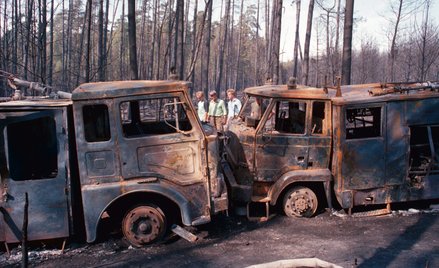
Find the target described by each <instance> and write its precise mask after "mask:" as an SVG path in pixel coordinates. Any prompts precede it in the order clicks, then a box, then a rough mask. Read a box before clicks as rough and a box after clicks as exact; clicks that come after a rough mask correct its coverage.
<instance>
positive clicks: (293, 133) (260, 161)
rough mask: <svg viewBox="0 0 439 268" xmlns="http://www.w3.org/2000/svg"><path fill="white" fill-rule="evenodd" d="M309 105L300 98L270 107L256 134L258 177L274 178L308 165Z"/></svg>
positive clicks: (263, 178) (266, 179)
mask: <svg viewBox="0 0 439 268" xmlns="http://www.w3.org/2000/svg"><path fill="white" fill-rule="evenodd" d="M270 107H271V108H270ZM308 107H309V104H308V102H307V101H301V100H278V101H275V102H274V103H273V105H271V106H269V108H268V109H269V111H266V112H265V115H264V117H263V119H262V120H264V119H266V121H265V123H264V125H260V126H259V127H258V130H257V131H258V133H257V134H256V148H255V168H256V174H257V179H258V180H262V181H272V180H273V179H275V177H276V175H279V172H285V171H287V170H298V169H307V168H308V154H309V146H308V144H309V136H308V131H307V129H308V128H309V123H307V120H306V118H307V113H308V112H307V110H308Z"/></svg>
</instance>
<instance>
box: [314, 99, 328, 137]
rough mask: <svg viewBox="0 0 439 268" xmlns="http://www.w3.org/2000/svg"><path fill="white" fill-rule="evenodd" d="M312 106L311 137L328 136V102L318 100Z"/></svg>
mask: <svg viewBox="0 0 439 268" xmlns="http://www.w3.org/2000/svg"><path fill="white" fill-rule="evenodd" d="M311 106H312V112H311V135H314V136H322V135H328V117H329V114H328V102H327V101H323V100H322V101H320V100H316V101H313V102H312V105H311Z"/></svg>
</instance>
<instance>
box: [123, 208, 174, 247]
mask: <svg viewBox="0 0 439 268" xmlns="http://www.w3.org/2000/svg"><path fill="white" fill-rule="evenodd" d="M122 232H123V235H124V237H125V239H126V240H127V241H128V242H129V243H130V244H131V245H133V246H135V247H141V246H144V245H147V244H151V243H154V242H156V241H158V240H160V239H161V238H162V237H163V235H164V234H165V232H166V217H165V214H164V213H163V211H162V210H161V209H160V208H159V207H157V206H155V205H141V206H137V207H134V208H133V209H131V210H130V211H128V213H127V214H125V216H124V218H123V220H122Z"/></svg>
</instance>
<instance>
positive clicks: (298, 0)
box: [293, 0, 300, 77]
mask: <svg viewBox="0 0 439 268" xmlns="http://www.w3.org/2000/svg"><path fill="white" fill-rule="evenodd" d="M299 26H300V0H296V37H295V39H294V40H295V42H294V70H293V76H294V77H297V66H298V65H299V62H298V61H299V59H298V54H299V43H300V39H299Z"/></svg>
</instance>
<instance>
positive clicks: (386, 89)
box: [245, 83, 439, 105]
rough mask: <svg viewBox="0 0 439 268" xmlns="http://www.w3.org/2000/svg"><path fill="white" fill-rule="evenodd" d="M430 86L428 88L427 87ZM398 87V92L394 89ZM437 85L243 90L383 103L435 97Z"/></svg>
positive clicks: (266, 94) (275, 95) (342, 101)
mask: <svg viewBox="0 0 439 268" xmlns="http://www.w3.org/2000/svg"><path fill="white" fill-rule="evenodd" d="M429 87H430V89H428V88H429ZM401 88H402V90H401V91H398V90H400V89H401ZM438 90H439V85H438V84H437V83H436V84H434V83H433V84H432V83H387V84H381V83H371V84H358V85H348V86H341V88H340V91H341V97H336V92H337V90H336V89H335V88H328V90H327V93H326V92H325V90H324V89H323V88H316V87H309V86H304V85H297V87H296V88H295V89H290V88H288V86H287V85H264V86H259V87H251V88H247V89H245V93H247V94H249V95H253V96H260V97H266V98H280V99H320V100H325V99H326V100H332V102H333V103H334V104H336V105H343V104H355V103H368V102H386V101H392V100H406V99H425V98H439V92H438Z"/></svg>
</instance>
